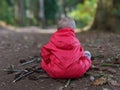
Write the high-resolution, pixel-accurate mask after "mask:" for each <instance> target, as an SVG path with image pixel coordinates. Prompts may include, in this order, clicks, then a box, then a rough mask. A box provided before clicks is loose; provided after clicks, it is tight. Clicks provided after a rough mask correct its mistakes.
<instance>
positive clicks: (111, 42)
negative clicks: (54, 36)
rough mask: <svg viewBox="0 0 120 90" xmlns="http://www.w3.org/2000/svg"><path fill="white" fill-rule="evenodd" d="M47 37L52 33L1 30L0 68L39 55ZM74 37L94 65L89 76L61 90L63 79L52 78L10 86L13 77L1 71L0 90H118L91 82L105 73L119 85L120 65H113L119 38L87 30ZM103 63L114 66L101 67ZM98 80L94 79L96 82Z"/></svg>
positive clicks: (119, 60)
mask: <svg viewBox="0 0 120 90" xmlns="http://www.w3.org/2000/svg"><path fill="white" fill-rule="evenodd" d="M50 36H51V34H41V33H22V32H14V31H7V30H0V68H1V69H3V68H7V67H8V66H9V65H11V64H14V65H18V64H19V61H20V60H21V59H26V58H28V57H29V56H31V57H33V56H39V53H40V47H41V46H42V45H44V44H45V43H47V42H48V41H49V38H50ZM77 37H78V38H79V40H80V42H81V44H82V46H83V47H84V49H85V50H89V51H91V53H92V56H93V59H94V60H93V66H92V68H91V69H90V70H89V71H88V73H92V74H87V75H84V76H83V77H81V78H79V79H75V80H72V81H71V83H70V85H69V86H68V87H67V88H63V86H64V85H65V84H66V80H55V79H51V78H40V79H38V80H30V79H29V78H27V77H26V78H24V79H22V80H20V81H18V82H16V83H12V81H13V80H14V77H15V74H7V73H5V72H3V71H0V90H120V89H119V88H120V86H115V85H112V84H109V83H106V84H103V85H98V86H94V85H92V81H91V79H90V77H91V76H94V75H96V74H98V75H100V74H104V75H108V76H110V77H111V78H112V79H114V80H115V81H117V82H118V83H120V66H116V64H117V65H120V35H119V34H114V33H104V32H93V31H92V32H90V31H89V32H82V33H78V34H77ZM105 63H107V64H115V66H106V67H105V66H104V67H103V66H101V65H102V64H105ZM38 65H39V64H38ZM37 75H39V74H37ZM99 77H100V76H94V78H95V79H97V78H99Z"/></svg>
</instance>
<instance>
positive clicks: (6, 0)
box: [0, 0, 120, 31]
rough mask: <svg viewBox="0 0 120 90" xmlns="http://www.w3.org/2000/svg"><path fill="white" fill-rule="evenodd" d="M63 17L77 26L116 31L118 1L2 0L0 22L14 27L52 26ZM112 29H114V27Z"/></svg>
mask: <svg viewBox="0 0 120 90" xmlns="http://www.w3.org/2000/svg"><path fill="white" fill-rule="evenodd" d="M65 16H70V17H72V18H73V19H74V20H75V21H76V23H77V27H78V28H83V27H84V26H86V25H89V24H92V23H93V25H92V29H102V30H103V29H105V30H108V31H115V30H118V31H119V28H120V25H119V23H120V20H119V19H120V0H109V2H108V0H1V1H0V21H4V22H6V23H7V24H11V25H15V26H40V27H46V26H54V25H56V21H57V20H58V19H59V18H61V17H65ZM114 29H115V30H114Z"/></svg>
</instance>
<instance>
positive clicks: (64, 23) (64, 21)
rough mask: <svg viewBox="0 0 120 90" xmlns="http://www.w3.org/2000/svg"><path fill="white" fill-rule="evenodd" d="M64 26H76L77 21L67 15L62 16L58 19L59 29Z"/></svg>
mask: <svg viewBox="0 0 120 90" xmlns="http://www.w3.org/2000/svg"><path fill="white" fill-rule="evenodd" d="M62 28H73V29H75V28H76V24H75V21H74V20H73V19H71V18H70V17H65V18H62V19H60V20H59V21H58V24H57V29H58V30H59V29H62Z"/></svg>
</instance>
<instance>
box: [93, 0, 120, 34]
mask: <svg viewBox="0 0 120 90" xmlns="http://www.w3.org/2000/svg"><path fill="white" fill-rule="evenodd" d="M92 29H96V30H97V29H98V30H106V31H112V32H120V0H109V2H108V0H98V7H97V12H96V15H95V19H94V23H93V25H92Z"/></svg>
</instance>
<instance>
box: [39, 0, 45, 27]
mask: <svg viewBox="0 0 120 90" xmlns="http://www.w3.org/2000/svg"><path fill="white" fill-rule="evenodd" d="M39 6H40V9H39V17H40V20H41V22H42V27H43V28H44V27H45V14H44V0H39Z"/></svg>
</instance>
